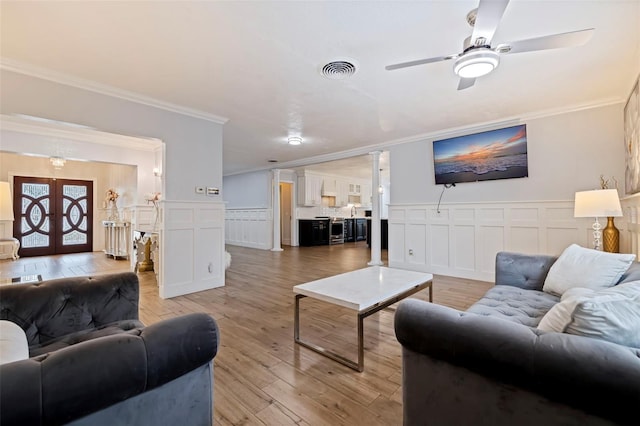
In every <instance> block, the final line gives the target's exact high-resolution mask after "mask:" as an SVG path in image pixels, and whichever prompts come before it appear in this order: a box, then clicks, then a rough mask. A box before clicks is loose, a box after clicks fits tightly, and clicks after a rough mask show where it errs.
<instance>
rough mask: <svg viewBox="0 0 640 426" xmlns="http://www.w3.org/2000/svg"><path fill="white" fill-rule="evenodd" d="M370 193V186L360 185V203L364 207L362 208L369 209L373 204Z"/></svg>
mask: <svg viewBox="0 0 640 426" xmlns="http://www.w3.org/2000/svg"><path fill="white" fill-rule="evenodd" d="M372 194H373V193H372V192H371V185H370V184H364V183H363V184H362V185H360V203H361V204H362V205H363V206H364V207H371V205H372V204H373V200H372V198H371V196H372Z"/></svg>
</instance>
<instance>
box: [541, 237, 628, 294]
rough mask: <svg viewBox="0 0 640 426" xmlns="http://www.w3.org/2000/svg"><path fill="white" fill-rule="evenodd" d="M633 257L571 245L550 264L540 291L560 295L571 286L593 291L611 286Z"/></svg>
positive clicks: (618, 278)
mask: <svg viewBox="0 0 640 426" xmlns="http://www.w3.org/2000/svg"><path fill="white" fill-rule="evenodd" d="M635 258H636V255H635V254H617V253H607V252H602V251H599V250H593V249H588V248H584V247H580V246H579V245H577V244H571V245H570V246H569V247H567V248H566V249H565V250H564V251H563V252H562V254H561V255H560V257H559V258H558V260H556V261H555V263H554V264H553V265H551V268H550V269H549V273H548V274H547V278H546V279H545V281H544V286H543V287H542V290H543V291H545V292H547V293H551V294H555V295H558V296H562V295H563V294H564V292H565V291H567V290H569V289H570V288H574V287H585V288H591V289H595V290H598V289H604V288H607V287H611V286H613V285H615V284H616V283H617V282H618V281H619V280H620V277H622V275H623V274H624V273H625V272H626V271H627V269H629V266H630V265H631V262H633V261H634V259H635Z"/></svg>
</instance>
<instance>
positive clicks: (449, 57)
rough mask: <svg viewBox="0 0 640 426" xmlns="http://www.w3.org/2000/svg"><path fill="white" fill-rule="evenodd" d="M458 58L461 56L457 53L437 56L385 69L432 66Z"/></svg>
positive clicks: (389, 66) (388, 66)
mask: <svg viewBox="0 0 640 426" xmlns="http://www.w3.org/2000/svg"><path fill="white" fill-rule="evenodd" d="M458 56H460V55H458V54H457V53H456V54H454V55H448V56H436V57H434V58H427V59H418V60H416V61H409V62H401V63H399V64H393V65H387V66H386V67H384V69H386V70H387V71H392V70H397V69H399V68H407V67H414V66H416V65H423V64H430V63H431V62H440V61H448V60H449V59H454V58H457V57H458Z"/></svg>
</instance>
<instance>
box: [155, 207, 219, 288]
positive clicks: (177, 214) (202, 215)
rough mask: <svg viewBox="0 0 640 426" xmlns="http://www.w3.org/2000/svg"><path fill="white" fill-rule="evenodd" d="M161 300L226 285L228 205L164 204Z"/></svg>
mask: <svg viewBox="0 0 640 426" xmlns="http://www.w3.org/2000/svg"><path fill="white" fill-rule="evenodd" d="M162 207H163V211H164V212H165V214H164V218H165V221H164V230H163V231H161V232H160V255H161V258H162V259H163V260H164V261H163V262H162V266H161V271H160V277H159V283H160V297H162V298H169V297H175V296H179V295H183V294H188V293H194V292H197V291H202V290H208V289H212V288H215V287H220V286H223V285H224V281H225V280H224V278H225V277H224V271H225V269H224V265H225V259H224V258H225V255H224V233H225V231H224V230H225V226H224V221H223V218H224V215H225V212H224V203H222V202H216V201H212V202H199V201H193V202H189V201H186V202H185V201H166V200H164V201H163V204H162Z"/></svg>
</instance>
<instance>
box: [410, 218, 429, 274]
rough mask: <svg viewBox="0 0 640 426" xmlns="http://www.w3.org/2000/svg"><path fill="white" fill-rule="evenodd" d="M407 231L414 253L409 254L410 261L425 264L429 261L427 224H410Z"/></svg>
mask: <svg viewBox="0 0 640 426" xmlns="http://www.w3.org/2000/svg"><path fill="white" fill-rule="evenodd" d="M407 231H408V232H407V233H406V235H405V239H406V241H407V243H408V244H409V245H410V246H411V250H413V254H412V255H409V256H408V262H409V263H417V264H418V265H423V264H424V263H425V262H426V261H427V225H426V224H424V223H414V224H409V225H407Z"/></svg>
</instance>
